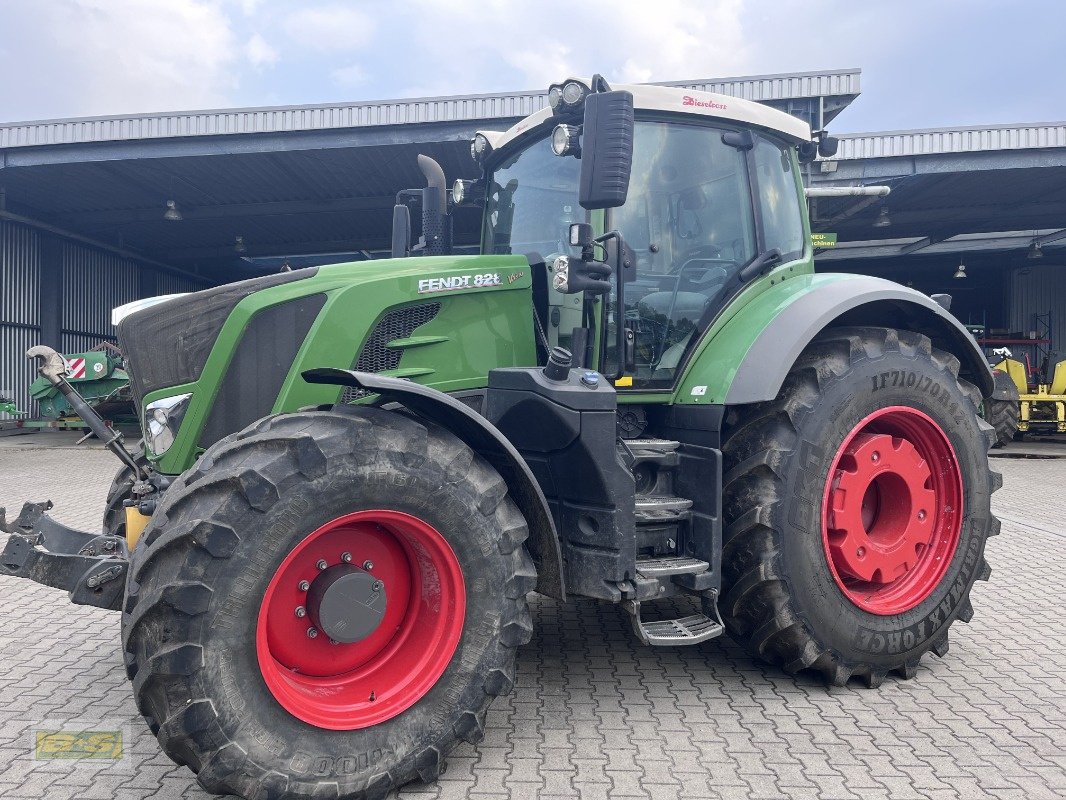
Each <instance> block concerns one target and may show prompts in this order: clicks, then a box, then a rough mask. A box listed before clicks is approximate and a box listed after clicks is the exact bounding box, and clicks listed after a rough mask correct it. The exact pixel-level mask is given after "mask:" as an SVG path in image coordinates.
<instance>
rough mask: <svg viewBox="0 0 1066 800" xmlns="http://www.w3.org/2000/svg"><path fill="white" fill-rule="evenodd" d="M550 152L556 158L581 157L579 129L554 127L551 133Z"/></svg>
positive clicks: (573, 126) (563, 126)
mask: <svg viewBox="0 0 1066 800" xmlns="http://www.w3.org/2000/svg"><path fill="white" fill-rule="evenodd" d="M552 152H553V153H555V155H557V156H571V155H572V156H579V155H581V129H580V128H579V127H577V126H576V125H556V126H555V130H553V131H552Z"/></svg>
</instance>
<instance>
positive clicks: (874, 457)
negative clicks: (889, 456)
mask: <svg viewBox="0 0 1066 800" xmlns="http://www.w3.org/2000/svg"><path fill="white" fill-rule="evenodd" d="M870 460H871V461H872V462H874V463H875V464H876V463H877V462H878V461H880V460H881V454H880V453H878V452H877V451H876V450H874V451H873V454H872V455H871V456H870Z"/></svg>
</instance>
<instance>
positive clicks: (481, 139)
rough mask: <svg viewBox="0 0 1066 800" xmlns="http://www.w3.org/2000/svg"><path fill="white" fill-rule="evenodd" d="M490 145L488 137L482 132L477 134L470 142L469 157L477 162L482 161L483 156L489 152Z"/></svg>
mask: <svg viewBox="0 0 1066 800" xmlns="http://www.w3.org/2000/svg"><path fill="white" fill-rule="evenodd" d="M491 149H492V146H491V145H490V144H489V137H488V136H486V135H485V134H483V133H479V134H477V135H476V136H475V137H474V138H473V140H472V141H471V142H470V157H471V158H472V159H474V161H476V162H477V163H479V164H482V163H484V161H485V156H487V155H488V154H489V151H490V150H491Z"/></svg>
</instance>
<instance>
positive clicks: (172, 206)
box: [163, 200, 184, 222]
mask: <svg viewBox="0 0 1066 800" xmlns="http://www.w3.org/2000/svg"><path fill="white" fill-rule="evenodd" d="M163 219H166V220H170V221H171V222H181V221H182V220H183V219H184V217H183V216H182V215H181V209H179V208H178V202H177V200H167V210H166V211H164V212H163Z"/></svg>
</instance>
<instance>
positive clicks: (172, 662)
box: [122, 407, 536, 798]
mask: <svg viewBox="0 0 1066 800" xmlns="http://www.w3.org/2000/svg"><path fill="white" fill-rule="evenodd" d="M367 508H370V509H377V508H386V509H392V510H395V511H402V512H405V513H408V514H412V515H415V516H417V517H419V518H420V519H423V520H425V521H427V522H428V523H429V524H431V525H433V526H434V527H435V528H436V529H437V530H438V531H440V532H441V533H442V534H443V535H444V536H445V537H446V538H447V540H448V543H449V545H450V546H451V548H452V549H453V551H454V554H455V556H456V558H457V559H458V562H459V563H460V564H461V566H462V575H463V582H464V585H465V591H466V615H465V623H464V627H463V630H462V634H461V638H460V639H459V643H458V646H457V649H456V650H455V654H454V656H453V657H452V658H451V660H450V662H449V663H448V665H447V667H446V668H445V670H444V672H443V674H442V675H441V677H440V679H439V680H438V681H437V682H436V684H434V685H433V686H432V688H430V689H429V690H428V692H427V693H426V694H425V695H424V696H423V697H421V699H420V700H418V701H417V702H416V703H415V704H414V705H412V706H411V707H409V708H407V710H405V711H403V712H401V713H400V714H399V715H397V716H394V717H392V718H391V719H387V720H386V721H384V722H381V723H379V724H376V725H372V726H371V727H364V728H362V729H357V730H326V729H324V728H320V727H317V726H314V725H311V724H308V723H305V722H303V721H301V720H300V719H297V718H296V717H295V716H292V715H291V714H289V713H288V712H287V711H286V710H285V709H284V708H283V707H282V706H281V705H280V704H279V702H278V701H277V700H276V699H275V697H274V696H273V695H272V694H271V692H270V690H269V689H268V688H267V685H266V684H265V682H264V679H263V675H262V672H261V671H260V668H259V665H258V661H257V657H256V620H257V617H258V612H259V605H260V603H261V602H262V599H263V597H264V591H265V589H266V587H267V585H268V583H269V581H270V580H271V577H272V575H273V574H274V571H275V570H276V569H277V567H278V565H279V563H281V561H282V559H283V558H284V557H285V556H286V554H287V553H289V552H290V551H291V550H292V548H293V547H294V546H295V545H296V544H298V543H299V542H301V541H302V540H303V538H304V537H305V536H307V534H308V533H309V532H311V531H314V530H316V529H318V528H319V526H321V525H323V524H324V523H325V522H327V521H329V520H331V519H336V518H337V517H339V516H343V515H345V514H348V513H351V512H353V511H357V510H361V509H367ZM527 535H528V528H527V525H526V522H525V520H524V518H523V517H522V515H521V513H520V512H519V510H518V508H517V507H516V506H515V504H514V503H513V502H512V501H511V499H510V498H509V497H508V496H507V487H506V485H505V484H504V482H503V480H502V479H501V478H500V476H499V475H498V474H497V473H496V471H495V470H493V469H492V468H491V467H490V466H489V465H488V464H487V463H486V462H485V461H484V460H483V459H481V458H480V457H479V456H477V455H476V454H475V453H473V452H472V451H471V450H470V449H469V448H468V447H467V446H466V445H464V444H463V443H462V442H460V441H459V440H458V439H457V438H456V437H455V436H453V435H452V434H451V433H449V432H448V431H446V430H443V429H441V428H439V427H437V426H435V425H432V424H429V423H426V422H423V421H421V420H416V419H415V418H412V417H409V416H406V415H403V414H398V413H394V412H389V411H383V410H380V409H376V408H366V407H360V408H355V409H353V410H352V411H351V412H345V413H340V412H332V411H315V412H305V413H295V414H284V415H279V416H274V417H267V418H265V419H263V420H260V421H259V422H257V423H255V424H253V425H251V426H250V427H248V428H246V429H245V430H244V431H241V432H240V433H237V434H234V435H232V436H229V437H227V438H226V439H223V440H222V441H220V442H218V443H217V444H215V445H214V446H212V447H211V448H210V449H208V451H207V452H206V453H205V454H204V455H203V457H202V458H201V459H200V461H199V462H198V463H197V465H196V466H195V467H193V468H192V469H190V470H189V471H188V472H186V473H185V474H184V475H182V476H181V477H180V478H179V479H178V480H177V481H175V483H174V484H173V485H172V486H171V487H170V488H169V489H168V491H167V493H166V495H165V496H164V498H163V501H162V503H161V504H160V507H159V509H158V510H157V511H156V513H155V515H154V516H153V518H152V521H151V523H150V524H149V526H148V527H147V528H146V530H145V533H144V535H143V538H142V543H141V544H140V546H138V547H137V548H136V550H135V551H134V554H133V558H132V563H131V568H130V580H129V584H128V587H127V599H126V608H125V612H124V614H123V620H122V628H123V645H124V649H125V657H126V663H127V672H128V674H129V676H130V678H131V680H132V681H133V688H134V694H135V697H136V701H137V705H138V708H139V709H140V711H141V713H142V714H143V715H144V716H145V718H146V720H147V722H148V724H149V726H150V727H151V728H152V729H153V731H155V732H156V733H157V737H158V739H159V742H160V744H161V746H162V748H163V750H164V751H165V752H166V753H167V755H168V756H170V757H171V758H172V759H174V760H175V761H176V762H178V763H179V764H186V765H188V766H189V768H190V769H192V770H193V771H194V772H196V773H197V777H198V780H199V783H200V785H201V786H202V787H203V788H204V789H206V790H207V791H209V792H215V793H220V794H221V793H231V794H236V795H239V796H242V797H247V798H251V797H255V798H273V797H277V798H281V797H285V798H311V797H327V796H328V797H342V798H364V797H365V798H371V797H375V798H376V797H384V796H385V795H386V794H387V793H388V792H389V791H390V790H391V789H393V788H395V787H399V786H402V785H403V784H405V783H407V782H409V781H412V780H421V781H432V780H435V779H436V777H437V776H438V774H439V772H440V771H441V770H442V768H443V764H444V757H445V756H446V755H447V753H448V752H449V751H450V750H451V749H452V748H453V747H454V746H455V745H457V744H458V743H459V742H460V741H467V742H471V743H476V742H478V741H480V739H481V738H482V737H483V735H484V715H485V710H486V708H487V707H488V705H489V703H490V701H491V700H492V698H493V697H495V696H497V695H501V694H506V693H508V692H509V691H510V690H511V687H512V684H513V681H514V660H515V653H516V649H517V648H518V647H519V646H520V645H522V644H525V643H526V642H528V641H529V639H530V636H531V634H532V622H531V618H530V614H529V609H528V606H527V602H526V594H527V593H528V592H529V591H532V589H533V587H534V585H535V582H536V575H535V571H534V568H533V564H532V562H531V560H530V558H529V555H528V553H527V552H526V549H525V546H524V542H525V540H526V538H527Z"/></svg>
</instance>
